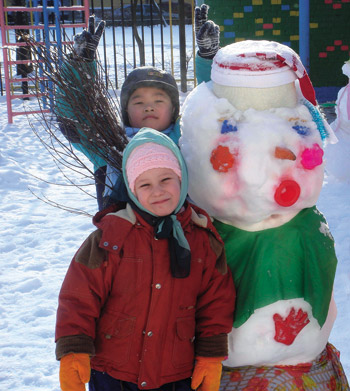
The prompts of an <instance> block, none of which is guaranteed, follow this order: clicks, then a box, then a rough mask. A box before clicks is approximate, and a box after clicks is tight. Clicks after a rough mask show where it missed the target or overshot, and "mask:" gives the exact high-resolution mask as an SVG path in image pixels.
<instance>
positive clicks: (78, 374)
mask: <svg viewBox="0 0 350 391" xmlns="http://www.w3.org/2000/svg"><path fill="white" fill-rule="evenodd" d="M89 380H90V357H89V355H88V354H87V353H70V354H67V355H66V356H63V357H62V358H61V364H60V385H61V389H62V391H85V383H88V382H89Z"/></svg>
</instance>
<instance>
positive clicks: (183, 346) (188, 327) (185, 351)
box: [173, 317, 196, 368]
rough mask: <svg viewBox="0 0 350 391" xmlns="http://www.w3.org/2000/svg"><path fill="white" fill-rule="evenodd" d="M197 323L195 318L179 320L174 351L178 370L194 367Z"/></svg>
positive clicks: (174, 362)
mask: <svg viewBox="0 0 350 391" xmlns="http://www.w3.org/2000/svg"><path fill="white" fill-rule="evenodd" d="M195 329H196V323H195V319H194V318H193V317H187V318H178V319H177V320H176V333H175V340H174V349H173V364H174V367H176V368H182V367H185V366H188V365H191V366H192V365H193V362H194V336H195Z"/></svg>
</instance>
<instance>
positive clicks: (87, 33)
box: [73, 15, 106, 60]
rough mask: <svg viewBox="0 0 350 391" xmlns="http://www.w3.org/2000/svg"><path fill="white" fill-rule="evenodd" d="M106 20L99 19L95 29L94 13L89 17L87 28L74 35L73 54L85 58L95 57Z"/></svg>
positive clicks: (91, 58)
mask: <svg viewBox="0 0 350 391" xmlns="http://www.w3.org/2000/svg"><path fill="white" fill-rule="evenodd" d="M105 26H106V22H105V21H104V20H101V22H100V23H99V25H98V26H97V29H96V31H95V15H91V16H90V17H89V28H88V30H86V29H84V30H83V31H82V32H81V33H80V34H77V35H75V36H74V38H73V40H74V45H73V48H74V54H75V55H76V56H77V57H81V58H84V59H86V60H93V59H95V57H96V49H97V46H98V44H99V42H100V39H101V36H102V34H103V31H104V29H105Z"/></svg>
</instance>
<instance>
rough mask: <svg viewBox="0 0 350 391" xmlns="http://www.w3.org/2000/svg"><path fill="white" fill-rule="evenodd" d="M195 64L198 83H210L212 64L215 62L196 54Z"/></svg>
mask: <svg viewBox="0 0 350 391" xmlns="http://www.w3.org/2000/svg"><path fill="white" fill-rule="evenodd" d="M195 63H196V78H197V83H198V84H200V83H202V82H205V83H206V82H208V81H210V74H211V64H212V63H213V60H211V59H206V58H203V57H201V56H199V55H198V53H196V58H195Z"/></svg>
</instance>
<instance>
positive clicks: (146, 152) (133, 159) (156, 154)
mask: <svg viewBox="0 0 350 391" xmlns="http://www.w3.org/2000/svg"><path fill="white" fill-rule="evenodd" d="M152 168H169V169H170V170H173V171H174V172H175V173H176V175H177V176H178V177H179V178H180V179H181V169H180V164H179V162H178V160H177V158H176V156H175V155H174V154H173V153H172V152H171V150H170V149H168V148H166V147H164V146H163V145H160V144H156V143H146V144H142V145H140V146H138V147H136V148H135V149H134V150H133V151H132V152H131V153H130V156H129V158H128V160H127V162H126V167H125V171H126V176H127V178H128V183H129V187H130V190H131V191H132V192H133V193H134V194H135V181H136V179H137V178H138V177H139V176H140V175H141V174H142V173H143V172H145V171H147V170H150V169H152Z"/></svg>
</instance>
